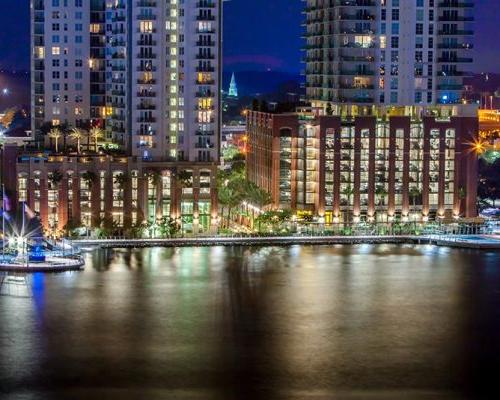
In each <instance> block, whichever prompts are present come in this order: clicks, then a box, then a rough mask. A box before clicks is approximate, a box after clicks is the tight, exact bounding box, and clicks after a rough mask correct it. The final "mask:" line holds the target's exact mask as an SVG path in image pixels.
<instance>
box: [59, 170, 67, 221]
mask: <svg viewBox="0 0 500 400" xmlns="http://www.w3.org/2000/svg"><path fill="white" fill-rule="evenodd" d="M57 196H58V210H57V212H58V218H57V220H58V221H57V229H58V230H63V229H64V227H65V226H66V224H67V223H68V178H67V177H66V176H65V177H64V178H63V179H62V180H61V182H60V183H59V187H58V193H57Z"/></svg>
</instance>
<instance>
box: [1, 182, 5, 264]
mask: <svg viewBox="0 0 500 400" xmlns="http://www.w3.org/2000/svg"><path fill="white" fill-rule="evenodd" d="M4 259H5V185H4V184H3V183H2V262H3V261H4Z"/></svg>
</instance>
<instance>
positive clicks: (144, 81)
mask: <svg viewBox="0 0 500 400" xmlns="http://www.w3.org/2000/svg"><path fill="white" fill-rule="evenodd" d="M137 83H138V84H139V85H154V84H156V79H137Z"/></svg>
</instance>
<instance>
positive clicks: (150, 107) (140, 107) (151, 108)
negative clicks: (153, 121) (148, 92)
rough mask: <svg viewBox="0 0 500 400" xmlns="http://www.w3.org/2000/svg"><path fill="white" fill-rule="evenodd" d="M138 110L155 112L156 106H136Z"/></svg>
mask: <svg viewBox="0 0 500 400" xmlns="http://www.w3.org/2000/svg"><path fill="white" fill-rule="evenodd" d="M137 109H138V110H156V106H155V105H154V104H144V103H142V104H138V105H137Z"/></svg>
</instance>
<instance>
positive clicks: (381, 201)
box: [375, 186, 387, 206]
mask: <svg viewBox="0 0 500 400" xmlns="http://www.w3.org/2000/svg"><path fill="white" fill-rule="evenodd" d="M375 194H376V195H377V197H378V205H379V206H382V205H384V199H385V197H386V196H387V190H385V188H384V187H383V186H377V189H375Z"/></svg>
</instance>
